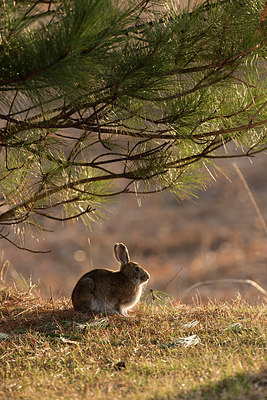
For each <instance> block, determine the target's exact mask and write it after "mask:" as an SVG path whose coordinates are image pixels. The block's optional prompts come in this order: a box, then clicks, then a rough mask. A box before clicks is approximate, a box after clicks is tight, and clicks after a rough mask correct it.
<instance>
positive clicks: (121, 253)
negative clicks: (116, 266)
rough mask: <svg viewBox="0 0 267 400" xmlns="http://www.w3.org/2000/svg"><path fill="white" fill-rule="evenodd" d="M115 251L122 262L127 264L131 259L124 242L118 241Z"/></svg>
mask: <svg viewBox="0 0 267 400" xmlns="http://www.w3.org/2000/svg"><path fill="white" fill-rule="evenodd" d="M114 253H115V257H116V258H117V260H118V261H119V262H120V263H122V264H127V263H128V262H129V261H130V257H129V253H128V249H127V247H126V246H125V244H123V243H116V244H115V246H114Z"/></svg>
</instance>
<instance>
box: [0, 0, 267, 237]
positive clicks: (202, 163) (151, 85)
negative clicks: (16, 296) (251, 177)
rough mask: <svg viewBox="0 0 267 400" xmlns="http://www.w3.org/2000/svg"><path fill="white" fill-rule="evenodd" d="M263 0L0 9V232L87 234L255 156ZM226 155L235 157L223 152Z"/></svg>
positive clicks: (262, 84)
mask: <svg viewBox="0 0 267 400" xmlns="http://www.w3.org/2000/svg"><path fill="white" fill-rule="evenodd" d="M266 14H267V10H266V6H265V2H264V1H263V0H247V1H236V0H221V1H218V0H210V1H208V0H206V1H203V2H197V4H194V3H193V2H192V1H191V2H189V4H188V6H184V7H182V6H181V7H180V6H179V2H178V0H177V1H175V0H173V1H165V0H164V1H153V0H151V1H150V0H122V1H117V0H60V1H58V0H55V1H52V0H51V1H49V0H43V1H26V0H14V1H13V0H12V1H11V0H0V20H1V27H0V150H1V153H0V164H1V165H0V185H1V203H0V212H1V215H0V224H1V227H2V230H1V237H2V238H5V237H6V238H7V232H8V230H9V228H10V226H12V227H13V228H15V230H17V231H19V232H21V231H22V230H24V228H25V227H26V226H30V227H33V226H35V227H37V228H38V227H39V228H41V229H42V226H45V223H44V222H45V219H47V218H50V219H51V218H52V219H56V220H59V221H61V220H69V219H73V218H78V217H80V218H81V219H82V220H83V221H84V222H85V223H90V221H92V220H95V219H98V218H99V217H101V213H102V210H103V207H105V202H106V201H107V200H108V199H110V198H112V197H113V196H118V195H119V194H121V193H135V194H137V195H141V194H144V193H151V192H157V191H161V190H164V189H169V190H171V191H173V192H175V193H176V194H177V195H178V196H180V197H182V198H183V197H185V196H188V195H190V194H192V193H194V190H195V189H196V188H197V187H201V186H202V187H203V186H204V185H205V182H206V177H207V171H208V170H209V169H210V168H212V166H213V165H214V164H216V159H217V158H221V157H237V156H238V157H241V156H245V157H252V156H253V155H255V154H257V153H259V152H261V151H263V150H265V149H266V143H267V139H266V122H267V113H266V92H265V88H266V87H267V85H266V75H264V61H263V59H264V56H265V54H264V50H265V48H264V39H265V34H266V18H267V16H266ZM233 143H234V145H233Z"/></svg>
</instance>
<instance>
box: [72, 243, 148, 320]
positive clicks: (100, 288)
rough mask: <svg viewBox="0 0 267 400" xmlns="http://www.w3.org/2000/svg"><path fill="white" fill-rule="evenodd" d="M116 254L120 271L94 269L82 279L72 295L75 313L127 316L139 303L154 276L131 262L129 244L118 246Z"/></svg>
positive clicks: (118, 244)
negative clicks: (147, 283) (145, 287)
mask: <svg viewBox="0 0 267 400" xmlns="http://www.w3.org/2000/svg"><path fill="white" fill-rule="evenodd" d="M114 253H115V257H116V259H117V260H118V261H119V262H120V263H121V267H120V270H118V271H112V270H109V269H93V270H92V271H90V272H87V273H86V274H84V275H83V276H82V277H81V278H80V279H79V280H78V282H77V284H76V286H75V287H74V289H73V292H72V295H71V299H72V304H73V307H74V310H75V311H81V312H85V313H103V314H104V315H111V314H120V315H124V316H127V310H128V309H130V308H132V307H133V306H134V305H135V304H136V303H138V301H139V299H140V297H141V293H142V288H143V285H144V283H146V282H147V281H148V279H149V278H150V275H149V273H148V272H147V271H145V270H144V269H143V268H141V267H140V265H139V264H137V263H135V262H132V261H130V257H129V252H128V249H127V247H126V246H125V244H123V243H116V244H115V245H114Z"/></svg>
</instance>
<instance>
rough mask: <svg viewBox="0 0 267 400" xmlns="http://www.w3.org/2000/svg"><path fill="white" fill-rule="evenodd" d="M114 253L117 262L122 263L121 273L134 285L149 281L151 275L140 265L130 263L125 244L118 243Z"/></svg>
mask: <svg viewBox="0 0 267 400" xmlns="http://www.w3.org/2000/svg"><path fill="white" fill-rule="evenodd" d="M114 253H115V257H116V258H117V260H118V261H119V262H120V263H121V268H120V271H121V272H122V273H123V275H124V276H125V277H126V278H127V279H128V280H130V281H131V282H132V283H133V284H134V285H140V284H143V283H145V282H146V281H148V279H149V277H150V276H149V273H148V272H147V271H145V270H144V269H143V268H142V267H140V265H139V264H137V263H135V262H132V261H130V257H129V253H128V249H127V247H126V246H125V244H123V243H116V244H115V246H114Z"/></svg>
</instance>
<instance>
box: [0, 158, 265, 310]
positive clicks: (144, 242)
mask: <svg viewBox="0 0 267 400" xmlns="http://www.w3.org/2000/svg"><path fill="white" fill-rule="evenodd" d="M237 164H238V166H239V168H240V170H241V171H242V173H243V175H244V177H245V179H246V181H247V184H248V186H249V188H250V190H251V192H252V193H253V196H254V198H255V200H256V201H257V204H258V206H259V209H260V211H261V214H262V216H263V218H264V220H265V221H267V201H266V200H267V157H266V155H259V156H258V157H256V158H255V159H254V160H253V164H251V162H250V161H249V160H245V159H238V160H237ZM221 165H223V167H224V169H226V170H228V175H229V177H230V179H231V182H229V181H228V180H227V179H226V178H225V177H224V176H222V175H220V176H218V178H217V181H216V182H215V183H213V184H212V185H211V186H210V187H209V188H208V189H207V190H206V191H205V192H200V193H199V194H198V195H199V198H198V199H194V200H192V199H191V200H186V201H182V202H178V201H177V199H175V198H174V197H173V196H172V195H171V194H169V193H162V194H157V195H151V196H150V197H146V198H144V199H143V200H142V207H141V208H140V207H139V206H138V203H137V201H136V198H135V197H134V196H132V197H129V196H124V197H121V198H120V199H118V200H117V201H116V202H115V201H114V202H113V203H112V204H111V205H110V209H111V212H108V213H107V217H108V219H107V220H106V221H103V224H102V225H101V226H98V225H93V226H92V228H93V231H92V232H88V231H86V230H85V228H84V227H83V226H82V225H80V224H73V223H71V224H65V225H64V226H61V225H60V224H59V225H56V224H55V225H53V226H50V228H52V229H54V232H53V233H47V234H46V240H43V241H41V242H40V243H36V242H33V243H32V244H31V247H32V248H35V249H41V250H47V249H50V250H51V253H49V254H31V253H28V252H25V251H20V250H17V249H15V248H14V247H12V246H11V245H9V244H8V243H6V242H4V241H2V242H1V243H0V245H1V246H2V253H3V254H2V258H3V259H4V260H6V259H7V260H9V261H10V265H11V266H10V268H9V277H12V276H13V277H16V276H17V273H21V274H22V275H23V276H24V277H25V278H26V279H29V276H30V275H31V276H32V280H33V282H38V281H39V290H40V292H41V293H42V294H43V295H45V296H50V293H51V291H52V294H53V296H55V297H56V296H59V295H64V296H69V295H70V293H71V290H72V289H73V287H74V284H75V283H76V281H77V279H78V278H79V277H80V276H81V275H82V274H83V273H85V272H86V271H88V270H89V269H90V268H91V263H93V266H94V267H111V268H114V269H116V268H117V267H118V264H117V262H116V260H115V259H114V257H113V245H114V243H116V242H124V243H125V244H126V245H127V246H128V248H129V251H130V255H131V257H132V259H133V260H134V261H138V262H140V264H141V265H143V266H144V267H145V268H146V269H148V271H149V272H150V273H151V280H150V282H149V286H148V288H153V289H155V290H163V291H164V292H167V293H169V294H171V295H172V296H174V297H175V298H177V299H179V298H181V299H182V301H184V302H192V301H194V299H196V295H197V296H198V297H201V298H202V300H206V299H207V298H208V297H210V298H212V299H213V300H214V299H217V300H222V299H226V298H232V297H233V296H235V295H236V293H237V292H240V293H241V295H242V297H244V298H246V299H248V300H249V301H255V300H256V299H257V298H258V296H259V295H260V292H259V291H257V290H256V289H255V288H254V287H252V286H250V285H248V284H245V283H234V282H227V283H225V282H220V281H219V280H220V279H251V280H254V281H256V282H257V283H258V284H259V285H261V286H262V287H265V288H266V286H267V276H266V265H267V234H266V233H265V232H264V229H263V226H262V224H261V222H260V219H259V217H258V216H257V213H256V212H255V209H254V207H253V205H252V202H251V199H250V198H249V195H248V193H247V191H246V189H245V187H244V185H243V183H242V182H241V180H240V178H239V177H238V175H237V173H236V171H235V170H234V168H233V161H232V160H230V161H223V162H222V164H221ZM89 238H90V243H91V245H90V249H89V244H88V239H89ZM89 250H90V251H89ZM91 259H92V260H91ZM179 270H180V272H179V274H178V275H177V276H176V278H175V279H173V280H172V282H170V280H171V279H172V278H173V277H174V275H175V274H176V273H177V272H178V271H179ZM204 280H216V282H214V283H213V284H210V285H205V286H200V287H199V288H198V292H196V291H195V290H191V291H189V293H188V294H187V295H186V296H184V294H185V293H184V291H185V290H186V289H188V288H189V287H190V286H191V285H193V284H195V283H197V282H200V281H204ZM192 297H194V299H192Z"/></svg>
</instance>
